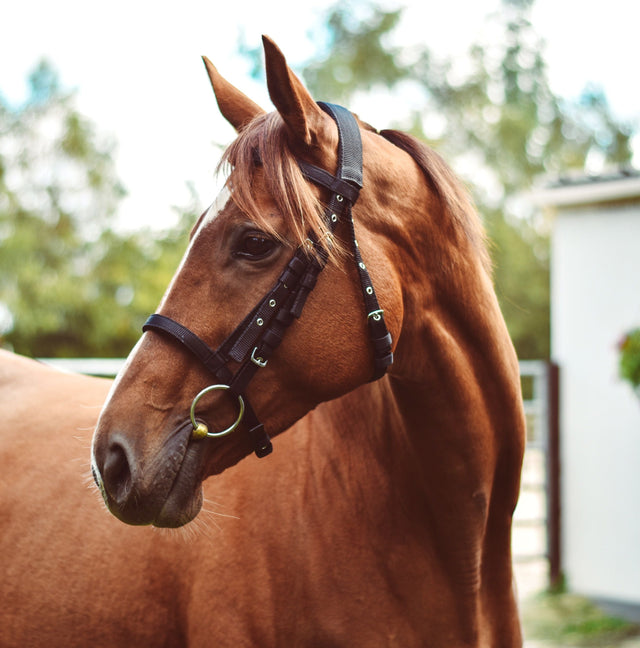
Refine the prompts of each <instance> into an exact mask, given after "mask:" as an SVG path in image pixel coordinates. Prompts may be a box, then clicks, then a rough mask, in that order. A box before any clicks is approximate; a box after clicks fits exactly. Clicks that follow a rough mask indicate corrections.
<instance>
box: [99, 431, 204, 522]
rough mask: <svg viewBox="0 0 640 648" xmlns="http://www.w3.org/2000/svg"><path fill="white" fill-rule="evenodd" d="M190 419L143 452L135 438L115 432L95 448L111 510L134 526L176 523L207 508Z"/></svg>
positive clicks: (104, 495)
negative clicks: (161, 443)
mask: <svg viewBox="0 0 640 648" xmlns="http://www.w3.org/2000/svg"><path fill="white" fill-rule="evenodd" d="M192 431H193V428H192V426H191V423H190V422H189V423H187V424H185V425H182V426H180V427H179V428H178V429H177V430H176V431H175V432H174V433H173V434H171V435H170V437H169V438H168V439H167V440H166V441H165V442H164V443H163V445H162V446H161V448H160V449H159V450H157V451H156V452H155V453H153V454H150V453H149V451H148V450H147V451H146V453H145V456H144V460H143V457H142V453H141V452H140V450H139V449H138V448H137V447H136V445H135V443H132V441H131V440H130V438H129V437H128V436H126V435H124V434H121V433H118V432H112V433H110V434H109V435H107V438H104V439H100V440H99V441H98V442H97V443H96V444H95V446H94V448H93V452H92V461H91V471H92V473H93V478H94V481H95V483H96V485H97V487H98V489H99V490H100V493H101V494H102V497H103V499H104V502H105V504H106V506H107V508H108V509H109V511H110V512H111V513H112V514H113V515H114V516H115V517H117V518H118V519H119V520H121V521H122V522H126V523H127V524H132V525H146V524H153V525H155V526H163V527H177V526H182V525H184V524H186V523H187V522H190V521H191V520H192V519H193V518H194V517H195V516H196V515H197V514H198V512H199V511H200V508H201V506H202V489H201V477H200V475H201V470H200V464H201V459H200V457H201V452H200V451H199V448H198V447H197V446H198V445H199V444H197V443H195V444H190V443H189V441H190V439H191V435H192Z"/></svg>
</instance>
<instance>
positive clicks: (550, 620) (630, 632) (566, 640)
mask: <svg viewBox="0 0 640 648" xmlns="http://www.w3.org/2000/svg"><path fill="white" fill-rule="evenodd" d="M522 623H523V626H524V631H525V636H526V637H527V638H528V639H541V640H546V641H556V642H562V645H563V646H600V647H602V646H618V645H622V642H623V641H624V640H625V639H628V638H630V637H638V636H640V628H639V627H638V626H637V625H636V624H633V623H630V622H628V621H625V620H624V619H620V618H617V617H612V616H609V615H608V614H605V613H604V612H603V611H602V610H601V609H600V608H598V607H597V606H596V605H594V604H593V603H591V602H590V601H589V600H587V599H585V598H582V597H580V596H576V595H573V594H566V593H560V594H551V593H545V594H541V595H538V596H536V597H534V598H532V599H530V600H528V601H527V602H526V603H525V604H524V606H523V610H522ZM554 645H555V644H554Z"/></svg>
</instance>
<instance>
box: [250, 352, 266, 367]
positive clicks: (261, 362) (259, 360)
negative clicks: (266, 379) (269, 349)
mask: <svg viewBox="0 0 640 648" xmlns="http://www.w3.org/2000/svg"><path fill="white" fill-rule="evenodd" d="M257 350H258V347H253V351H252V352H251V362H253V364H255V365H258V367H260V368H263V367H266V366H267V362H269V361H268V360H265V359H264V358H261V357H260V356H258V357H257V358H256V351H257Z"/></svg>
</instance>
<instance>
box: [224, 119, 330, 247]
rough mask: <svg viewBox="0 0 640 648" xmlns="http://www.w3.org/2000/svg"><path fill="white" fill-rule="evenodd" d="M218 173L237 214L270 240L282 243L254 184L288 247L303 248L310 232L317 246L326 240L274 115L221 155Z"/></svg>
mask: <svg viewBox="0 0 640 648" xmlns="http://www.w3.org/2000/svg"><path fill="white" fill-rule="evenodd" d="M220 168H223V169H225V170H227V169H228V171H229V175H228V178H227V181H226V185H227V187H228V188H229V190H230V192H231V197H232V199H233V201H234V202H235V203H236V205H237V206H238V208H239V209H240V210H241V211H242V212H244V213H245V214H246V215H247V216H248V217H249V218H251V220H253V221H254V222H255V223H256V224H257V225H259V226H260V227H262V228H264V229H265V230H266V231H267V232H269V233H271V234H272V235H274V236H275V237H277V238H279V239H283V238H284V237H283V235H282V233H281V232H278V231H277V230H276V228H275V225H276V222H275V220H274V218H273V215H272V214H270V213H265V211H264V207H263V206H261V205H260V204H259V201H258V200H257V195H258V193H257V192H256V188H257V186H258V185H257V183H258V182H262V183H264V184H263V186H264V188H265V189H266V191H267V193H268V194H269V196H270V197H271V199H272V200H273V201H274V202H275V205H276V209H277V212H278V215H279V216H280V217H282V219H283V220H284V223H285V229H286V230H287V232H286V236H287V237H288V242H289V243H290V244H293V245H294V246H297V245H303V244H304V243H305V241H306V239H307V237H308V236H309V233H310V232H312V233H313V234H315V235H316V237H317V238H318V239H319V240H321V239H322V237H323V236H325V235H326V234H327V225H326V223H325V220H324V205H323V204H322V201H321V200H320V199H319V197H318V195H317V193H316V191H314V189H313V188H312V185H310V184H309V182H308V181H307V180H305V178H304V176H303V175H302V172H301V171H300V167H299V166H298V162H297V159H296V156H295V154H294V153H293V151H292V150H291V148H290V145H289V141H288V136H287V130H286V126H285V124H284V122H283V120H282V118H281V117H280V115H279V114H278V113H277V112H276V113H269V114H265V115H260V116H259V117H257V118H256V119H254V120H253V121H252V122H250V123H249V124H248V125H247V127H246V128H245V129H243V130H242V131H241V133H240V134H239V136H238V138H237V139H236V140H235V141H234V142H233V143H232V144H231V145H230V146H229V148H227V150H226V151H225V153H224V154H223V157H222V160H221V161H220V165H219V169H220Z"/></svg>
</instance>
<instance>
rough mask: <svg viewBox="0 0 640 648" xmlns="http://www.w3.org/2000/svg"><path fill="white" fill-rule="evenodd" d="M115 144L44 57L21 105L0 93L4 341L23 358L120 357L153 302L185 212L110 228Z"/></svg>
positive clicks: (117, 193)
mask: <svg viewBox="0 0 640 648" xmlns="http://www.w3.org/2000/svg"><path fill="white" fill-rule="evenodd" d="M113 147H114V145H113V142H111V141H109V140H106V139H105V138H104V137H102V136H100V135H99V134H98V133H97V131H96V129H95V127H94V126H93V124H91V122H90V121H89V120H87V119H86V118H85V117H83V116H82V115H80V114H79V113H78V112H77V111H76V110H75V109H74V107H73V95H72V94H69V93H65V92H64V91H63V90H62V89H61V87H60V83H59V80H58V77H57V74H56V72H55V71H54V70H53V68H51V66H49V65H48V64H46V63H41V64H40V65H39V66H38V67H37V68H36V69H35V70H34V72H33V73H32V75H31V76H30V96H29V98H28V100H27V101H26V103H25V104H24V105H22V106H19V107H17V108H16V107H12V106H10V105H9V104H8V103H7V102H6V101H3V100H2V98H1V97H0V246H1V250H2V253H1V255H0V344H2V345H3V346H6V347H9V348H12V349H14V350H15V351H16V352H19V353H23V354H25V355H31V356H70V357H73V356H93V355H98V356H101V355H107V356H114V355H115V356H117V355H126V354H127V353H128V352H129V350H130V348H131V347H132V346H133V344H134V343H135V341H136V339H137V338H138V337H139V335H140V326H141V324H142V323H143V322H144V319H145V317H146V315H147V314H148V313H149V312H151V311H153V310H154V309H155V307H156V305H157V303H158V301H159V299H160V297H161V295H162V292H163V291H164V289H165V287H166V285H167V283H168V281H169V279H170V277H171V275H172V273H173V269H174V268H175V266H176V265H177V263H178V260H179V258H180V256H181V254H182V250H183V249H184V246H185V244H186V239H182V240H180V242H177V240H176V239H177V237H178V236H180V237H182V234H183V232H184V229H185V221H186V219H187V218H193V216H192V213H193V212H189V210H184V211H185V212H189V215H188V216H186V215H185V216H183V219H182V221H181V222H180V223H179V225H178V226H177V227H176V228H175V230H172V231H167V232H162V233H154V234H152V233H151V232H145V231H142V232H134V233H119V232H117V231H115V230H114V229H113V220H114V215H115V212H116V209H117V206H118V203H119V201H120V199H121V198H122V196H123V195H124V189H123V187H122V185H121V184H120V182H119V180H118V178H117V176H116V173H115V168H114V164H113V156H112V154H113ZM152 267H153V270H151V268H152ZM118 306H119V307H118Z"/></svg>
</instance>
